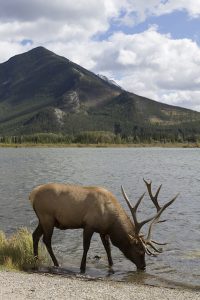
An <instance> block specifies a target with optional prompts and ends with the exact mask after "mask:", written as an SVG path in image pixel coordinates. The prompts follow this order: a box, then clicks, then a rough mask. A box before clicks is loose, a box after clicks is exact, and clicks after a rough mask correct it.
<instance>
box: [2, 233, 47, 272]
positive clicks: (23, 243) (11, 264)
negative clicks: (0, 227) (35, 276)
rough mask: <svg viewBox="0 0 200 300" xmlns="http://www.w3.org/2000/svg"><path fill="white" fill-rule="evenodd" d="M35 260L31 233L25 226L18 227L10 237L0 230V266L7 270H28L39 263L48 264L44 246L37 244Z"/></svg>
mask: <svg viewBox="0 0 200 300" xmlns="http://www.w3.org/2000/svg"><path fill="white" fill-rule="evenodd" d="M39 257H40V260H38V261H37V262H36V261H35V260H34V257H33V243H32V235H31V233H30V231H29V230H28V229H27V228H20V229H19V230H18V231H17V232H16V233H14V234H13V235H12V236H10V237H6V236H5V234H4V232H3V231H0V268H1V269H9V270H20V271H22V270H30V269H32V268H35V267H39V265H40V264H42V265H45V264H46V265H48V264H49V257H48V254H47V251H46V248H45V247H44V246H43V245H42V244H39Z"/></svg>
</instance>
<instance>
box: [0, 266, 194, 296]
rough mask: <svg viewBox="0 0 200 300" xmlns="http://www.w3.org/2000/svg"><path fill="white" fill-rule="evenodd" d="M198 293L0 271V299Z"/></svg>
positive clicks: (192, 294)
mask: <svg viewBox="0 0 200 300" xmlns="http://www.w3.org/2000/svg"><path fill="white" fill-rule="evenodd" d="M199 297H200V293H199V292H195V291H189V290H185V289H169V288H158V287H151V286H144V285H138V284H129V283H123V282H113V281H93V280H91V281H88V280H84V279H77V278H73V277H72V278H66V277H62V276H55V275H42V274H26V273H19V272H6V271H1V272H0V299H1V300H3V299H6V300H10V299H15V300H23V299H48V300H49V299H59V300H61V299H68V300H71V299H72V300H74V299H77V300H79V299H80V300H82V299H91V300H95V299H98V300H100V299H104V300H107V299H120V300H123V299H124V300H128V299H131V300H134V299H137V300H140V299H141V300H145V299H148V300H149V299H151V300H153V299H158V300H160V299H168V300H171V299H173V300H174V299H175V300H179V299H180V300H184V299H185V300H186V299H187V300H188V299H193V300H197V299H200V298H199Z"/></svg>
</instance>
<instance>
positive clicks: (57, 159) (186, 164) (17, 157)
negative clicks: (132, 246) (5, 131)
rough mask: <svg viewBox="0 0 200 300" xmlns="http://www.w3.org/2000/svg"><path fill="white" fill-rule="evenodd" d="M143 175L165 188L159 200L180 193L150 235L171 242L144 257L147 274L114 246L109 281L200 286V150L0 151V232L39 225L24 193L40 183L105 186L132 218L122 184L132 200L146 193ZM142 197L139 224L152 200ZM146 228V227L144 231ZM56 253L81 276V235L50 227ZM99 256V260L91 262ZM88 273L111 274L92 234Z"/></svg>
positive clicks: (163, 200)
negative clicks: (122, 191)
mask: <svg viewBox="0 0 200 300" xmlns="http://www.w3.org/2000/svg"><path fill="white" fill-rule="evenodd" d="M143 178H145V179H151V180H152V182H153V183H152V187H153V191H156V188H158V186H159V185H160V184H161V183H162V184H163V186H162V189H161V192H160V195H159V200H160V203H165V202H166V201H168V200H170V199H171V198H172V197H173V196H175V195H176V194H177V193H180V195H179V197H178V198H177V200H176V201H175V202H174V203H173V204H172V206H170V207H169V208H168V209H167V210H166V211H165V212H164V213H163V217H164V218H165V219H167V222H165V223H160V224H156V225H155V227H154V230H153V237H154V238H155V239H156V240H158V241H161V242H168V244H167V245H166V246H164V249H163V250H164V251H163V253H162V254H160V255H159V256H158V257H149V256H147V257H146V264H147V269H146V272H144V273H142V272H141V273H138V272H136V268H135V266H134V265H133V264H132V263H131V262H130V261H128V260H127V259H126V258H124V256H123V255H122V254H121V252H120V251H119V250H118V249H117V248H115V247H114V246H112V256H113V260H114V271H115V273H114V274H112V275H110V278H111V279H112V280H125V281H129V282H141V283H145V284H151V285H164V286H180V285H185V286H188V287H191V288H195V287H197V288H200V149H180V148H174V149H173V148H170V149H168V148H0V229H1V230H4V231H5V232H6V233H7V234H11V233H12V232H14V231H16V229H18V228H19V227H21V226H26V227H28V228H29V229H31V230H33V229H34V228H35V227H36V225H37V218H36V216H35V214H34V212H33V209H32V207H31V205H30V203H29V201H28V195H29V193H30V191H31V190H32V188H33V187H35V186H37V185H39V184H43V183H47V182H62V183H73V184H81V185H97V186H103V187H105V188H107V189H109V190H110V191H111V192H113V194H114V195H115V196H116V197H117V199H118V200H119V201H120V203H121V204H122V206H123V207H124V208H125V209H126V210H127V212H128V213H129V211H128V208H127V205H126V203H125V200H124V199H123V197H122V195H121V190H120V186H121V184H123V186H124V188H125V190H126V193H127V194H128V196H129V198H130V199H131V200H132V201H133V202H134V201H136V200H137V199H138V198H139V197H140V196H141V194H142V193H143V192H144V191H145V190H146V187H145V185H144V182H143ZM145 197H146V198H145V199H144V200H143V202H142V205H141V207H140V209H139V212H138V215H139V219H144V218H145V217H147V216H149V215H150V214H151V215H153V214H154V213H155V208H154V207H153V205H152V202H151V200H149V197H148V196H147V195H146V196H145ZM145 226H146V225H145ZM147 229H148V227H144V229H143V232H146V231H147ZM53 248H54V250H55V254H56V256H57V258H58V259H59V262H61V265H62V266H63V267H64V268H65V270H68V271H70V272H75V273H78V272H79V265H80V261H81V256H82V230H68V231H59V230H55V231H54V236H53ZM96 255H98V256H100V257H101V258H100V260H96V259H95V256H96ZM86 275H89V276H91V277H95V278H99V277H107V276H109V274H108V268H107V257H106V254H105V250H104V248H103V245H102V244H101V241H100V239H99V236H98V235H97V234H94V236H93V238H92V242H91V246H90V250H89V253H88V260H87V273H86Z"/></svg>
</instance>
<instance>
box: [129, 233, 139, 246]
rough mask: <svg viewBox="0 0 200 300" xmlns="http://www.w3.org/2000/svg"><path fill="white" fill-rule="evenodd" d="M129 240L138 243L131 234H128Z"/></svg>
mask: <svg viewBox="0 0 200 300" xmlns="http://www.w3.org/2000/svg"><path fill="white" fill-rule="evenodd" d="M128 237H129V240H130V242H131V244H138V240H137V239H136V238H134V237H133V236H132V235H130V234H128Z"/></svg>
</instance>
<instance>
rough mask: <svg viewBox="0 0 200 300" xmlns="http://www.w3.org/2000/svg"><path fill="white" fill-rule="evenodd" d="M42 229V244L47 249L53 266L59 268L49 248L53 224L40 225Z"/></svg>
mask: <svg viewBox="0 0 200 300" xmlns="http://www.w3.org/2000/svg"><path fill="white" fill-rule="evenodd" d="M42 228H43V232H44V234H43V242H44V244H45V246H46V248H47V251H48V252H49V255H50V256H51V259H52V261H53V264H54V266H55V267H59V264H58V261H57V259H56V257H55V255H54V253H53V249H52V246H51V238H52V235H53V229H54V222H48V224H42Z"/></svg>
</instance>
